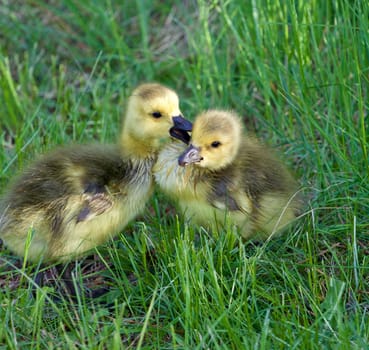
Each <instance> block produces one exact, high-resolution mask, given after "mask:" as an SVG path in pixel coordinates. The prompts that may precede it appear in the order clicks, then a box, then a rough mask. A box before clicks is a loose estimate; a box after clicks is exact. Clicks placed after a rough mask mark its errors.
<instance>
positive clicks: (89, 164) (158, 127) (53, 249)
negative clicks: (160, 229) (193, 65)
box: [0, 83, 191, 262]
mask: <svg viewBox="0 0 369 350" xmlns="http://www.w3.org/2000/svg"><path fill="white" fill-rule="evenodd" d="M174 127H176V128H178V132H177V135H174V136H176V137H180V138H181V130H182V129H183V130H189V129H190V128H191V123H189V122H187V121H186V120H185V119H183V117H182V116H181V112H180V109H179V101H178V96H177V94H176V93H175V92H174V91H172V90H170V89H168V88H166V87H164V86H162V85H159V84H156V83H149V84H142V85H140V86H139V87H137V88H136V89H135V90H134V91H133V92H132V95H131V96H130V98H129V100H128V106H127V110H126V115H125V118H124V121H123V127H122V132H121V135H120V138H119V142H118V143H117V144H116V145H97V144H96V145H72V146H68V147H63V148H58V149H56V150H54V151H52V152H50V153H47V154H46V155H44V156H42V157H40V158H39V159H38V160H37V161H36V162H34V163H33V164H31V165H30V166H29V167H28V168H26V169H25V170H24V171H23V173H22V174H21V175H20V176H19V177H18V178H17V179H16V180H15V181H14V182H13V183H12V185H11V186H10V188H9V189H8V190H7V191H6V193H5V195H4V196H3V198H2V200H1V202H0V210H1V212H0V238H1V239H2V240H3V241H4V243H5V244H6V245H7V246H8V247H9V248H10V250H12V251H13V252H15V253H16V254H18V255H20V256H25V254H27V256H28V259H29V260H32V261H37V260H38V259H40V258H41V257H43V259H44V260H46V261H59V262H60V261H67V260H69V259H71V258H73V257H76V256H79V255H81V254H83V253H84V252H86V251H88V250H89V249H91V248H93V247H95V246H97V245H99V244H101V243H103V242H105V241H106V240H108V239H109V238H110V237H112V236H113V235H114V234H116V233H118V232H119V231H121V230H122V229H123V228H124V227H125V226H126V225H127V224H128V222H129V221H131V220H132V219H133V218H134V217H135V216H136V215H137V214H139V213H140V212H141V211H142V210H143V209H144V206H145V204H146V202H147V200H148V199H149V197H150V195H151V194H152V191H153V178H152V166H153V164H154V162H155V160H156V156H157V153H158V151H159V149H160V148H161V147H162V146H163V142H165V140H169V139H170V137H169V131H170V130H171V134H174V132H173V133H172V130H174ZM28 241H29V242H28ZM27 245H29V247H27ZM26 250H27V253H26Z"/></svg>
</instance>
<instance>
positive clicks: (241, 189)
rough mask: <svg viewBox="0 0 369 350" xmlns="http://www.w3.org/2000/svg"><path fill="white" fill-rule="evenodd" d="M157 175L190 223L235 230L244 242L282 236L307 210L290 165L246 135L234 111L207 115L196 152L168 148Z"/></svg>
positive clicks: (199, 126)
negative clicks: (282, 230) (302, 209)
mask: <svg viewBox="0 0 369 350" xmlns="http://www.w3.org/2000/svg"><path fill="white" fill-rule="evenodd" d="M154 174H155V179H156V182H157V183H158V185H159V187H160V188H161V189H162V190H163V191H164V192H165V193H167V194H168V195H169V196H170V197H172V198H174V199H175V200H176V202H177V203H178V206H179V207H180V209H181V211H182V212H183V213H184V215H185V216H186V218H187V219H189V220H190V221H193V222H196V223H198V224H201V225H204V226H206V227H211V228H214V227H218V228H219V226H220V227H222V226H223V227H224V226H225V225H229V224H231V225H235V226H237V227H238V229H239V231H240V233H241V234H242V236H243V237H244V238H250V237H253V236H255V235H257V236H258V237H259V238H267V237H270V236H271V235H272V234H274V233H276V232H281V229H282V228H284V227H286V225H287V224H288V223H290V222H291V221H292V220H294V219H295V218H296V216H297V215H298V214H299V211H300V208H301V204H302V200H301V197H300V195H299V194H298V193H297V192H298V185H297V182H296V181H295V179H294V178H293V177H292V176H291V174H290V173H289V171H288V170H287V168H286V167H285V166H284V164H283V163H282V162H281V161H280V160H279V159H278V158H277V157H276V156H275V154H274V152H273V151H272V150H271V149H270V148H268V147H267V146H265V145H263V144H262V143H261V142H260V141H259V140H258V139H257V138H255V137H253V136H248V135H245V134H244V133H243V128H242V123H241V121H240V119H239V117H238V116H237V115H236V114H235V113H233V112H229V111H222V110H209V111H207V112H204V113H201V114H200V115H199V116H198V117H197V118H196V119H195V122H194V125H193V132H192V136H191V144H190V146H189V147H187V146H186V145H184V144H181V143H178V142H174V143H172V144H170V145H168V146H166V147H165V148H164V149H163V150H162V151H161V152H160V154H159V157H158V161H157V163H156V165H155V166H154Z"/></svg>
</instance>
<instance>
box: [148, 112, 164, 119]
mask: <svg viewBox="0 0 369 350" xmlns="http://www.w3.org/2000/svg"><path fill="white" fill-rule="evenodd" d="M151 115H152V116H153V117H154V118H161V117H162V114H161V113H160V112H152V113H151Z"/></svg>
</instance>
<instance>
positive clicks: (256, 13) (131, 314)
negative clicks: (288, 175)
mask: <svg viewBox="0 0 369 350" xmlns="http://www.w3.org/2000/svg"><path fill="white" fill-rule="evenodd" d="M159 3H160V2H154V1H150V0H144V1H139V0H137V1H136V2H134V1H124V2H121V1H116V0H106V1H98V0H86V1H83V2H81V1H77V0H64V1H54V0H52V1H43V0H29V1H25V2H21V1H18V0H17V1H5V2H3V4H2V5H0V33H1V35H0V116H1V117H0V140H1V144H2V147H1V151H0V164H1V167H0V186H1V191H2V190H3V189H4V188H5V187H6V184H7V183H8V181H9V180H10V179H11V178H12V177H13V174H14V173H15V172H16V171H18V170H19V169H21V168H22V167H23V166H24V165H25V164H27V163H28V162H29V161H30V160H32V159H34V158H35V156H36V155H37V154H39V153H42V152H44V151H46V150H48V149H51V148H53V147H54V146H55V145H57V144H68V143H71V142H78V143H85V142H86V143H87V142H91V141H93V140H97V141H100V142H111V141H114V140H115V138H116V136H117V130H118V129H119V124H120V118H121V115H122V113H123V111H124V107H125V102H126V97H127V95H128V94H129V93H130V91H131V89H132V88H133V87H134V86H136V85H137V84H138V83H139V82H142V81H151V80H156V81H159V82H161V83H164V84H167V85H168V86H171V87H172V88H174V89H176V90H177V91H178V93H179V95H180V97H181V109H182V111H183V112H184V114H185V116H186V117H188V118H190V119H193V118H194V116H195V115H196V114H197V113H198V112H199V111H201V110H203V109H206V108H213V107H221V108H231V109H235V110H236V111H237V112H239V113H240V114H241V115H242V116H243V118H244V121H245V125H246V128H247V129H249V130H252V131H255V132H256V133H257V134H258V135H259V136H260V138H262V139H265V140H267V142H268V143H270V144H271V145H273V146H275V147H276V148H278V150H279V151H280V152H281V153H283V154H284V156H285V159H286V162H288V163H289V164H290V166H291V168H292V169H293V170H294V171H295V173H296V175H297V177H298V178H299V179H300V181H301V184H302V186H303V188H304V189H305V192H306V194H307V196H308V198H309V203H308V205H307V207H306V212H305V215H304V216H303V217H302V218H301V219H300V220H298V222H296V224H295V225H294V226H293V227H291V229H290V230H289V231H288V232H287V233H286V234H285V235H284V236H283V237H281V238H278V239H275V240H272V241H269V242H265V243H263V244H257V243H256V242H247V243H242V242H241V241H239V240H238V238H237V237H236V236H235V235H234V234H233V233H232V232H213V233H207V232H205V231H204V230H201V229H200V230H199V229H198V228H196V227H192V226H187V225H186V224H185V223H184V222H183V220H182V219H181V217H178V218H176V217H175V212H174V210H173V208H172V206H171V205H170V203H168V201H167V200H166V199H165V198H163V196H162V195H161V194H160V193H157V194H156V195H155V197H154V198H153V199H152V200H151V201H150V203H149V205H148V208H147V211H146V212H145V213H144V214H143V215H142V216H141V217H139V218H138V220H137V221H136V222H134V223H132V225H131V226H130V227H129V228H127V230H125V231H124V232H122V233H121V235H120V236H119V237H118V239H117V240H116V241H114V242H110V243H108V244H107V245H106V246H104V247H102V248H101V249H99V251H98V254H97V256H98V257H100V259H101V260H102V261H103V264H102V265H103V267H104V268H103V269H96V270H94V269H93V268H92V269H90V270H89V272H88V273H87V272H86V271H85V270H84V268H85V262H83V261H82V262H81V263H79V264H77V266H76V281H77V282H78V281H79V280H80V279H81V276H84V278H85V279H87V278H90V277H91V278H95V279H96V278H97V277H96V276H99V275H100V276H102V277H103V278H104V280H105V283H109V284H110V285H111V291H110V293H108V294H107V295H106V296H104V297H102V298H101V299H99V300H95V301H92V302H91V301H89V300H87V299H86V298H84V297H83V296H82V295H81V296H79V298H78V299H77V300H76V301H74V302H70V301H68V300H65V301H63V300H61V301H60V300H56V299H55V298H54V297H53V295H55V294H58V291H55V290H54V288H53V285H52V284H51V285H50V286H49V287H43V288H39V289H38V291H37V294H36V296H35V297H34V298H30V297H29V295H30V290H31V287H32V276H33V273H32V269H31V267H28V266H23V264H22V262H20V260H19V259H17V258H16V257H14V256H13V255H12V254H11V253H10V252H8V251H7V250H6V249H5V248H2V250H1V251H0V287H1V294H0V320H1V324H2V327H0V349H23V348H24V349H43V348H48V349H120V348H138V349H153V348H163V349H244V348H245V349H249V348H250V349H251V348H252V349H284V348H292V349H322V348H327V349H348V348H350V349H364V348H367V347H368V345H367V344H368V342H369V317H368V311H369V258H368V256H369V254H368V252H369V235H368V234H369V220H368V214H369V196H368V193H369V185H368V183H369V178H368V177H369V154H368V153H369V149H368V148H369V147H368V145H369V144H368V139H369V127H368V101H369V96H368V95H369V94H368V88H369V84H368V83H369V81H368V80H369V78H368V76H369V75H368V74H369V64H368V62H369V51H368V47H369V22H368V16H369V5H368V3H367V2H366V1H349V0H339V1H327V2H320V1H316V0H313V1H305V2H304V1H302V2H301V1H299V2H297V1H295V2H294V1H274V0H273V1H272V0H252V1H244V2H237V1H223V0H220V1H202V0H198V1H185V2H183V1H173V2H171V4H159ZM168 213H169V215H168ZM100 265H101V263H100ZM90 274H91V275H92V276H90ZM86 275H87V276H86Z"/></svg>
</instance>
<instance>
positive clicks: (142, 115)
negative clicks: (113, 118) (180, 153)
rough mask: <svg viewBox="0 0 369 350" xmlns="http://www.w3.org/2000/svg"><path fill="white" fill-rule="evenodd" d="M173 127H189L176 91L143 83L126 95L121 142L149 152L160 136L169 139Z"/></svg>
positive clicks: (160, 139)
mask: <svg viewBox="0 0 369 350" xmlns="http://www.w3.org/2000/svg"><path fill="white" fill-rule="evenodd" d="M172 127H176V128H177V129H178V130H183V131H190V130H191V128H192V124H191V123H190V122H189V121H187V120H186V119H184V118H183V117H182V113H181V111H180V109H179V99H178V96H177V94H176V93H175V92H174V91H173V90H171V89H169V88H167V87H165V86H163V85H160V84H157V83H146V84H142V85H140V86H138V87H137V88H136V89H135V90H134V91H133V92H132V94H131V96H130V97H129V101H128V106H127V112H126V116H125V119H124V123H123V131H122V137H121V143H122V144H123V146H124V147H125V148H126V149H127V148H129V149H132V150H134V153H136V154H138V155H140V154H141V153H142V154H145V153H152V152H155V151H157V150H158V149H159V148H160V145H161V144H162V141H163V140H169V130H170V129H171V128H172ZM179 136H180V134H179Z"/></svg>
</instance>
